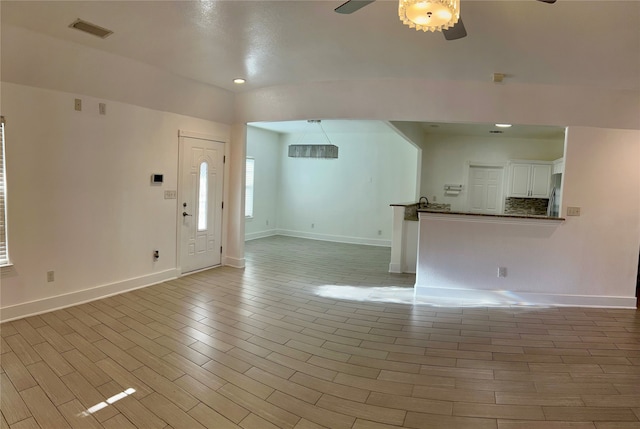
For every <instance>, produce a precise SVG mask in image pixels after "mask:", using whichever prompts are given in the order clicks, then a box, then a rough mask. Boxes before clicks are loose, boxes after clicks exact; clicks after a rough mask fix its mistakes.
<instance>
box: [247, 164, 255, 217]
mask: <svg viewBox="0 0 640 429" xmlns="http://www.w3.org/2000/svg"><path fill="white" fill-rule="evenodd" d="M254 167H255V160H254V159H253V158H247V173H246V184H245V189H244V215H245V217H253V180H254Z"/></svg>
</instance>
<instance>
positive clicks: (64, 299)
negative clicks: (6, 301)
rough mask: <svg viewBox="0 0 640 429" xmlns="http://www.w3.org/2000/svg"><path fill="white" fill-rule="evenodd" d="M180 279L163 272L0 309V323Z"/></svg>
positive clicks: (170, 272) (175, 275)
mask: <svg viewBox="0 0 640 429" xmlns="http://www.w3.org/2000/svg"><path fill="white" fill-rule="evenodd" d="M176 278H178V272H177V271H176V269H170V270H166V271H161V272H158V273H153V274H149V275H146V276H140V277H134V278H131V279H127V280H123V281H119V282H114V283H109V284H106V285H100V286H96V287H93V288H90V289H84V290H79V291H76V292H70V293H66V294H62V295H56V296H51V297H48V298H43V299H39V300H36V301H30V302H25V303H22V304H16V305H11V306H8V307H2V308H1V309H0V323H1V322H8V321H10V320H15V319H22V318H24V317H29V316H34V315H36V314H42V313H48V312H49V311H54V310H60V309H62V308H67V307H72V306H74V305H79V304H84V303H87V302H91V301H95V300H97V299H102V298H107V297H109V296H112V295H117V294H120V293H123V292H129V291H132V290H136V289H141V288H143V287H147V286H151V285H154V284H158V283H162V282H165V281H167V280H173V279H176Z"/></svg>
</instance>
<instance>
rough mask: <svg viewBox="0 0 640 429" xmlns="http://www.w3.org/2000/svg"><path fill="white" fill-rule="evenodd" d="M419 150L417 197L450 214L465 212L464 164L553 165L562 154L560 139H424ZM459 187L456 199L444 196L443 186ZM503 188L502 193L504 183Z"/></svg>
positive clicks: (466, 178) (469, 137) (457, 137)
mask: <svg viewBox="0 0 640 429" xmlns="http://www.w3.org/2000/svg"><path fill="white" fill-rule="evenodd" d="M421 146H422V174H421V184H420V194H421V195H425V196H427V197H428V198H429V199H430V200H432V199H433V196H436V197H437V202H438V203H447V204H451V209H452V210H454V211H463V210H466V209H467V205H466V201H467V197H468V192H467V181H468V171H467V170H468V162H470V161H471V162H482V163H494V164H505V163H507V162H508V161H509V160H510V159H526V160H541V161H553V160H554V159H558V158H561V157H562V156H563V154H564V139H563V138H561V139H559V140H536V139H522V138H520V139H512V138H505V137H493V138H492V137H489V136H487V137H480V136H428V137H427V138H425V140H424V143H423V144H422V145H421ZM445 183H453V184H461V185H463V191H462V192H461V193H460V194H459V195H457V196H446V195H445V194H444V184H445ZM503 186H504V187H505V189H506V186H507V183H506V182H505V183H504V184H503Z"/></svg>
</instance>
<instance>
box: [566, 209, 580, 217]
mask: <svg viewBox="0 0 640 429" xmlns="http://www.w3.org/2000/svg"><path fill="white" fill-rule="evenodd" d="M567 216H580V207H567Z"/></svg>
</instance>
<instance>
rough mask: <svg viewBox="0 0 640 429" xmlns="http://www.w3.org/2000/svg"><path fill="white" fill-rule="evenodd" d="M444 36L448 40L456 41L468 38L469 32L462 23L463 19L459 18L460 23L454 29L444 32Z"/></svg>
mask: <svg viewBox="0 0 640 429" xmlns="http://www.w3.org/2000/svg"><path fill="white" fill-rule="evenodd" d="M442 34H444V38H445V39H447V40H456V39H462V38H463V37H467V30H466V29H465V28H464V24H463V23H462V17H460V18H458V22H457V23H456V25H454V26H453V27H451V28H449V29H448V30H442Z"/></svg>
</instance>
